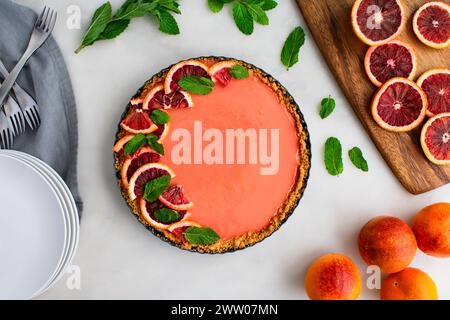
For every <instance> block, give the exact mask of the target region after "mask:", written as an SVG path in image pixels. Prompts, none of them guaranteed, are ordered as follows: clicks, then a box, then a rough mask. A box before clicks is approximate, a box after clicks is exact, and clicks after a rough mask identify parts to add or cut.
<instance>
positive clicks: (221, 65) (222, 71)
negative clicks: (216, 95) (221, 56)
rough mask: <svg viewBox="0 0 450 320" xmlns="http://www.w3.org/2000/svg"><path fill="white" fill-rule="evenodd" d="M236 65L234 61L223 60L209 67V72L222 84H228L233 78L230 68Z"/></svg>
mask: <svg viewBox="0 0 450 320" xmlns="http://www.w3.org/2000/svg"><path fill="white" fill-rule="evenodd" d="M235 65H236V62H234V61H221V62H217V63H215V64H213V65H212V66H211V67H210V68H209V74H210V75H211V76H212V77H213V78H214V79H215V80H216V81H217V82H219V83H220V84H222V85H224V86H226V85H228V84H229V83H230V81H231V79H232V78H233V77H232V76H231V74H230V70H231V68H232V67H233V66H235Z"/></svg>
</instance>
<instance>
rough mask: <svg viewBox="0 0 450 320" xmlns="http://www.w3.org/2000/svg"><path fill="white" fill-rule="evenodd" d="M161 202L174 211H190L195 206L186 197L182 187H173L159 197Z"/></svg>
mask: <svg viewBox="0 0 450 320" xmlns="http://www.w3.org/2000/svg"><path fill="white" fill-rule="evenodd" d="M159 201H161V202H162V203H164V204H165V205H166V206H168V207H169V208H171V209H173V210H189V209H192V207H193V206H194V204H193V203H192V202H191V201H189V200H188V199H187V198H186V196H185V195H184V190H183V187H182V186H179V185H171V186H170V187H169V188H167V190H166V191H164V192H163V194H162V195H160V196H159Z"/></svg>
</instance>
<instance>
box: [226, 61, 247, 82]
mask: <svg viewBox="0 0 450 320" xmlns="http://www.w3.org/2000/svg"><path fill="white" fill-rule="evenodd" d="M230 74H231V76H232V77H233V78H235V79H245V78H247V77H248V76H249V74H248V70H247V68H246V67H244V66H241V65H240V64H237V65H234V66H233V67H231V69H230Z"/></svg>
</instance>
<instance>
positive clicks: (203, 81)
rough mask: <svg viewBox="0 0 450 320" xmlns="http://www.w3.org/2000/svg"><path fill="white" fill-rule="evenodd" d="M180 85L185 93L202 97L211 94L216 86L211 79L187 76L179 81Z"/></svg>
mask: <svg viewBox="0 0 450 320" xmlns="http://www.w3.org/2000/svg"><path fill="white" fill-rule="evenodd" d="M178 85H179V86H180V87H181V89H183V90H184V91H187V92H189V93H193V94H200V95H205V94H209V93H211V91H212V90H213V89H214V86H215V84H214V81H212V80H211V79H208V78H205V77H196V76H185V77H183V78H181V79H180V81H178Z"/></svg>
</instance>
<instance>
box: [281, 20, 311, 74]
mask: <svg viewBox="0 0 450 320" xmlns="http://www.w3.org/2000/svg"><path fill="white" fill-rule="evenodd" d="M304 43H305V31H304V30H303V29H302V27H297V28H295V29H294V30H293V31H292V32H291V33H290V34H289V36H288V38H287V39H286V41H285V43H284V46H283V50H282V51H281V62H282V63H283V64H284V66H285V67H286V68H287V70H289V68H291V67H292V66H293V65H294V64H296V63H297V62H298V54H299V52H300V47H301V46H303V44H304Z"/></svg>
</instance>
